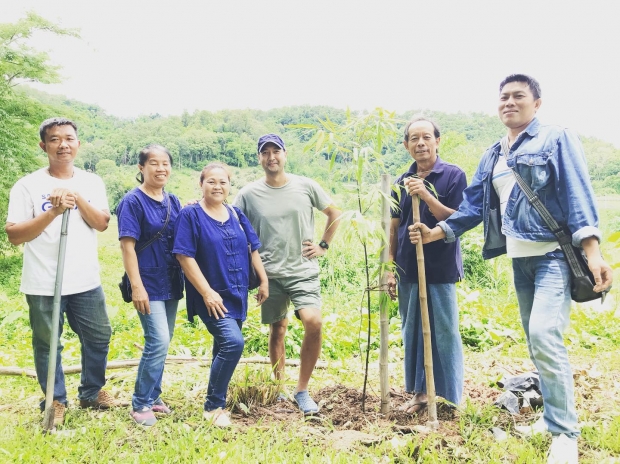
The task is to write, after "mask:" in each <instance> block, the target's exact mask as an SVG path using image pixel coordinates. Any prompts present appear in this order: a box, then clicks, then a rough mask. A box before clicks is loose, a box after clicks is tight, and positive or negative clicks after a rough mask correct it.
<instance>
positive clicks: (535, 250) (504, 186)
mask: <svg viewBox="0 0 620 464" xmlns="http://www.w3.org/2000/svg"><path fill="white" fill-rule="evenodd" d="M507 149H508V140H507V138H506V137H504V139H502V153H500V155H499V159H498V160H497V164H495V167H494V168H493V188H494V189H495V192H496V193H497V196H498V197H499V203H500V211H501V213H502V217H504V212H505V211H506V205H507V204H508V199H509V198H510V194H511V193H512V189H513V188H514V186H515V184H516V183H517V179H516V177H515V175H514V173H513V172H512V170H511V169H510V168H509V167H508V164H507V163H506V157H505V151H507ZM559 246H560V244H559V243H558V242H557V241H553V242H529V241H526V240H519V239H518V238H514V237H508V236H506V253H507V254H508V256H509V257H510V258H524V257H526V256H543V255H545V254H547V253H549V252H550V251H553V250H555V249H556V248H558V247H559Z"/></svg>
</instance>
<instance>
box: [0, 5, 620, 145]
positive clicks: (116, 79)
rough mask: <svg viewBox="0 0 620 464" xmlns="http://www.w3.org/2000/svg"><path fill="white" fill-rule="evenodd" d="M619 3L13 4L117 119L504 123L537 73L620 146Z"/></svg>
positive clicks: (82, 96)
mask: <svg viewBox="0 0 620 464" xmlns="http://www.w3.org/2000/svg"><path fill="white" fill-rule="evenodd" d="M619 5H620V2H617V1H615V0H607V1H605V0H589V1H588V2H586V1H585V0H584V1H575V0H561V1H556V0H535V1H530V0H513V1H510V2H509V1H503V0H467V1H465V0H453V1H438V0H427V1H418V0H403V1H391V0H380V1H365V0H356V1H349V0H311V1H310V0H309V1H296V0H281V1H280V0H224V1H208V0H202V1H200V0H195V1H191V0H175V1H161V0H149V1H137V0H133V1H132V0H122V1H119V0H106V1H96V2H95V1H90V0H62V1H55V2H51V1H49V0H45V1H42V0H0V22H13V21H15V20H17V19H18V18H20V17H22V16H23V15H24V12H25V11H27V10H33V11H35V12H36V13H38V14H40V15H41V16H44V17H45V18H47V19H49V20H52V21H55V22H58V23H60V24H61V25H62V26H64V27H69V28H79V29H80V34H81V37H82V39H81V40H79V39H73V38H62V39H58V38H55V37H50V36H49V35H39V36H37V37H35V40H33V42H32V44H33V45H34V46H36V47H38V48H40V49H43V50H47V51H48V52H49V53H50V56H51V57H52V60H53V61H54V62H55V63H56V64H59V65H61V66H62V74H63V76H64V78H65V79H64V81H63V83H62V84H58V85H48V86H39V88H41V89H43V90H45V91H47V92H50V93H60V94H64V95H67V96H68V97H70V98H74V99H78V100H81V101H84V102H89V103H96V104H98V105H100V106H101V107H103V108H104V109H105V110H106V111H108V112H109V113H111V114H114V115H117V116H136V115H139V114H151V113H160V114H162V115H170V114H180V113H181V112H182V111H183V110H188V111H190V112H192V111H194V110H196V109H199V110H219V109H224V108H259V109H270V108H275V107H281V106H289V105H302V104H310V105H319V104H320V105H330V106H335V107H340V108H345V107H347V106H348V107H350V108H352V109H366V108H368V109H371V108H374V107H375V106H382V107H384V108H387V109H393V110H397V111H399V112H400V111H405V110H410V109H416V110H419V109H425V108H427V109H432V110H440V111H446V112H459V111H460V112H471V111H478V112H485V113H489V114H496V107H497V96H498V83H499V82H500V81H501V80H502V78H503V77H505V76H506V75H508V74H511V73H515V72H522V73H528V74H531V75H532V76H534V77H536V78H537V79H538V80H539V81H540V83H541V87H542V93H543V105H542V108H541V110H540V112H539V115H540V117H541V119H542V120H543V121H544V122H548V123H555V124H560V125H564V126H568V127H572V128H574V129H576V130H577V131H579V132H580V133H581V134H583V135H586V136H597V137H599V138H602V139H604V140H607V141H610V142H613V143H614V144H615V145H616V146H618V147H620V121H619V120H618V114H619V113H618V112H619V111H620V79H619V74H620V70H619V68H620V65H619V63H618V57H619V51H620V50H619V48H620V26H619V25H618V18H619V17H620V15H619V13H620V6H619Z"/></svg>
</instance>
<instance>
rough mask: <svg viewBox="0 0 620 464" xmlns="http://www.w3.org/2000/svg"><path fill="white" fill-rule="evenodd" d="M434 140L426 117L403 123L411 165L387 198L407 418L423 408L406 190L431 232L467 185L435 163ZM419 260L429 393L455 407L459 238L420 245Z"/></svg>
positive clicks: (459, 361)
mask: <svg viewBox="0 0 620 464" xmlns="http://www.w3.org/2000/svg"><path fill="white" fill-rule="evenodd" d="M440 141H441V139H440V132H439V128H438V127H437V125H436V124H435V123H434V122H432V121H430V120H428V119H426V118H423V117H417V118H414V119H412V120H411V121H410V122H409V123H408V124H407V125H406V126H405V133H404V142H403V143H404V145H405V148H406V149H407V151H408V152H409V153H410V155H411V157H412V158H413V159H414V162H413V164H412V165H411V167H410V168H409V170H408V171H407V172H406V173H404V174H402V175H401V176H400V177H399V178H398V179H397V181H396V186H397V187H398V189H399V191H398V193H397V192H393V193H392V196H393V198H394V199H395V200H396V201H397V202H398V204H399V207H398V208H393V209H392V221H391V229H390V258H391V259H392V261H394V262H395V263H396V268H397V274H398V279H397V278H396V277H395V276H394V275H390V276H389V280H388V287H389V291H390V294H391V296H392V297H393V298H395V294H396V291H395V290H396V286H397V285H398V309H399V312H400V315H401V323H402V337H403V345H404V351H405V359H404V367H405V390H406V391H408V392H411V393H413V394H414V396H413V398H412V399H411V400H410V401H409V402H407V403H405V404H404V405H403V406H402V407H401V409H402V410H404V411H406V412H409V413H418V412H420V411H421V410H422V409H424V408H425V406H426V404H427V396H426V373H425V370H424V340H423V336H422V323H421V315H420V302H419V298H418V266H417V258H416V249H415V246H414V245H412V244H411V242H410V240H409V235H408V230H407V227H408V226H410V225H411V224H412V223H413V216H412V211H411V210H412V203H411V197H410V196H409V195H408V194H407V186H408V188H409V189H410V191H411V193H412V194H415V195H419V196H420V200H421V202H420V218H421V220H422V222H424V224H426V225H427V226H429V227H435V225H437V222H438V221H441V220H444V219H446V218H447V217H448V216H450V214H452V213H453V212H454V211H455V210H456V209H457V208H458V207H459V204H460V203H461V201H462V199H463V190H464V189H465V187H466V186H467V179H466V178H465V173H464V172H463V170H462V169H460V168H459V167H458V166H455V165H453V164H450V163H446V162H445V161H443V160H441V159H440V158H439V156H438V147H439V143H440ZM431 187H432V189H433V190H431ZM424 255H425V256H426V257H427V258H428V259H426V260H425V263H424V265H425V274H426V282H427V284H428V285H427V295H428V304H429V317H430V321H431V332H432V337H431V340H432V350H433V374H434V378H435V389H436V392H437V394H438V395H440V396H442V397H443V398H445V399H446V400H448V401H450V402H451V403H454V404H459V403H460V402H461V397H462V394H463V347H462V343H461V336H460V333H459V316H458V307H457V299H456V285H455V283H456V282H458V281H460V280H461V279H462V278H463V263H462V260H461V248H460V245H459V242H458V240H457V241H454V242H453V243H430V244H428V245H425V246H424ZM397 281H398V284H397ZM438 347H441V349H439V348H438Z"/></svg>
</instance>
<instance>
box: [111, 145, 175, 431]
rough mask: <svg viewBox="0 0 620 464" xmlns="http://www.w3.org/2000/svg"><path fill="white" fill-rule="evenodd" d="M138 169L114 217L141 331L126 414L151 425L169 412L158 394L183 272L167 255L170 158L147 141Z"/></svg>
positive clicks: (169, 253) (170, 235) (170, 226)
mask: <svg viewBox="0 0 620 464" xmlns="http://www.w3.org/2000/svg"><path fill="white" fill-rule="evenodd" d="M138 169H140V172H139V173H138V175H137V177H136V178H137V180H138V181H139V182H140V186H139V187H137V188H135V189H133V190H131V191H130V192H128V193H127V194H126V195H125V197H123V199H122V200H121V202H120V203H119V205H118V207H117V208H116V215H117V217H118V237H119V240H120V243H121V250H122V252H123V266H124V267H125V271H126V272H127V275H128V277H129V281H130V282H131V289H132V299H133V305H134V307H135V308H136V310H137V311H138V316H139V317H140V323H141V324H142V328H143V329H144V351H143V353H142V358H141V359H140V365H139V366H138V375H137V378H136V386H135V390H134V394H133V397H132V411H131V412H130V415H131V417H132V418H133V420H135V421H136V422H137V423H138V424H141V425H144V426H152V425H154V424H155V423H156V422H157V419H156V418H155V414H154V413H161V414H170V413H171V411H170V409H169V408H168V407H167V406H166V404H165V403H164V402H163V400H162V399H161V397H160V395H161V381H162V376H163V373H164V363H165V361H166V355H167V354H168V346H169V345H170V340H171V339H172V335H173V333H174V324H175V320H176V314H177V306H178V304H179V300H180V299H181V298H183V274H182V272H181V268H180V266H179V264H178V262H177V261H176V260H175V259H174V256H173V255H172V245H173V237H174V235H173V233H174V223H175V221H176V218H177V216H178V214H179V211H180V210H181V204H180V203H179V199H178V198H177V197H176V196H174V195H172V194H170V193H167V192H165V191H164V186H165V185H166V183H167V182H168V179H169V177H170V173H171V171H172V156H171V155H170V152H169V151H168V150H167V149H166V148H164V147H162V146H161V145H149V146H147V147H145V148H144V149H142V151H141V152H140V155H139V159H138Z"/></svg>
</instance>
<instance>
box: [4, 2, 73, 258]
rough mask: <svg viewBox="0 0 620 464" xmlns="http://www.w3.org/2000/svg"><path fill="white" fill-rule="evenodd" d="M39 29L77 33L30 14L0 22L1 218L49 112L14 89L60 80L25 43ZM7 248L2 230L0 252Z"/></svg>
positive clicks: (32, 162) (33, 161)
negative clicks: (35, 83) (22, 84)
mask: <svg viewBox="0 0 620 464" xmlns="http://www.w3.org/2000/svg"><path fill="white" fill-rule="evenodd" d="M37 31H44V32H49V33H52V34H56V35H61V36H63V35H64V36H73V37H77V36H78V35H77V32H76V31H74V30H70V29H63V28H61V27H59V26H57V25H56V24H54V23H52V22H50V21H48V20H46V19H44V18H42V17H41V16H38V15H37V14H35V13H32V12H30V13H27V15H26V17H25V18H23V19H20V20H19V21H17V22H16V23H2V24H0V147H2V149H1V150H0V217H2V218H3V219H4V218H6V213H7V205H8V197H9V190H10V188H11V186H12V185H13V184H14V183H15V181H16V180H17V179H19V178H20V177H22V176H23V175H24V174H25V173H27V172H30V171H32V170H33V169H35V168H36V167H37V166H38V165H39V159H38V157H37V155H36V154H37V150H36V146H37V129H36V127H37V126H38V124H39V123H40V121H41V119H42V118H43V117H45V116H47V109H46V107H45V106H44V105H41V104H40V103H38V102H37V101H36V100H33V99H31V98H29V97H28V96H26V95H23V94H16V93H15V91H14V87H15V86H16V85H19V84H21V83H24V82H42V83H51V82H58V81H59V80H60V78H59V75H58V67H57V66H54V65H53V64H51V63H50V60H49V55H48V54H47V53H45V52H40V51H37V50H35V49H34V48H32V47H30V46H28V40H29V39H30V38H31V37H32V35H33V34H34V33H35V32H37ZM8 247H9V244H8V240H7V237H6V234H5V233H4V228H2V233H0V253H3V252H5V251H6V250H7V249H8Z"/></svg>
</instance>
